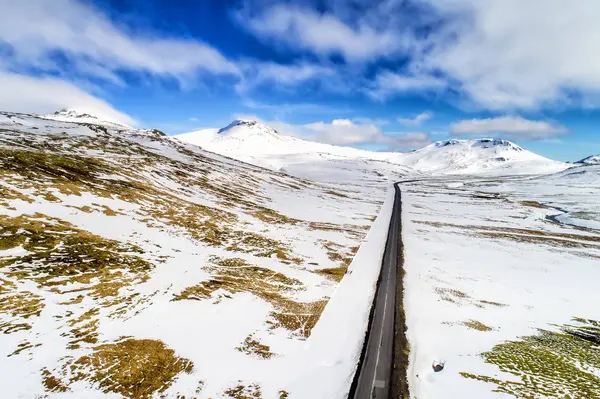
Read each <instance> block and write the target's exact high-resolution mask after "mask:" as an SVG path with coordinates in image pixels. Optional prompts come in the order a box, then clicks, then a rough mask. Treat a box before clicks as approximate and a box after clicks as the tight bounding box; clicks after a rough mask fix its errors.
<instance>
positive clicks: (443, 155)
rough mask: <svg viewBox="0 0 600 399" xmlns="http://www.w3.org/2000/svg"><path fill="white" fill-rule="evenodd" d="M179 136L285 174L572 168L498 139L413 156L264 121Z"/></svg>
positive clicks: (450, 144) (442, 145)
mask: <svg viewBox="0 0 600 399" xmlns="http://www.w3.org/2000/svg"><path fill="white" fill-rule="evenodd" d="M175 137H176V138H177V139H179V140H182V141H184V142H188V143H192V144H196V145H199V146H201V147H203V148H205V149H207V150H209V151H213V152H216V153H218V154H223V155H227V156H230V157H233V158H236V159H240V160H243V161H245V162H249V163H252V164H255V165H261V166H265V167H269V168H275V169H280V170H286V169H285V168H286V166H287V165H288V162H290V163H291V164H292V165H297V164H300V163H302V164H308V165H310V164H312V163H314V162H315V161H316V162H318V163H319V165H318V166H317V167H318V168H322V167H327V168H329V169H340V167H339V166H338V165H330V166H327V165H326V164H327V163H333V164H335V163H337V162H340V161H349V162H351V163H354V162H357V161H358V162H362V163H368V164H371V165H373V168H375V169H383V170H389V169H390V168H391V169H393V170H398V169H400V170H403V171H405V172H406V171H410V173H412V174H423V173H425V174H436V175H440V174H444V175H445V174H473V173H475V174H478V175H482V174H486V175H532V174H544V173H553V172H558V171H561V170H564V169H566V168H567V167H569V165H568V164H565V163H562V162H557V161H553V160H550V159H547V158H544V157H542V156H539V155H537V154H534V153H532V152H530V151H527V150H525V149H523V148H521V147H519V146H518V145H516V144H514V143H511V142H510V141H507V140H497V139H473V140H446V141H438V142H436V143H432V144H430V145H428V146H426V147H424V148H421V149H419V150H416V151H413V152H410V153H400V152H374V151H365V150H359V149H355V148H350V147H339V146H334V145H329V144H323V143H316V142H312V141H307V140H301V139H298V138H295V137H290V136H287V135H285V134H282V133H281V132H277V131H276V130H274V129H272V128H270V127H269V126H266V125H263V124H261V123H259V122H255V121H243V120H236V121H233V122H232V123H231V124H230V125H229V126H226V127H224V128H222V129H219V130H217V129H205V130H201V131H197V132H191V133H185V134H181V135H178V136H175ZM341 169H343V166H342V167H341Z"/></svg>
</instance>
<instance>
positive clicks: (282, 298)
mask: <svg viewBox="0 0 600 399" xmlns="http://www.w3.org/2000/svg"><path fill="white" fill-rule="evenodd" d="M206 269H207V270H210V271H211V272H212V273H213V274H212V277H211V279H210V280H207V281H203V282H201V283H199V284H196V285H193V286H190V287H188V288H186V289H184V290H183V291H182V292H181V293H179V294H176V295H175V296H174V297H173V300H174V301H181V300H207V299H210V298H211V297H212V296H213V294H214V293H215V292H217V291H218V290H223V291H226V292H229V293H232V294H235V293H238V292H249V293H251V294H253V295H256V296H257V297H259V298H261V299H263V300H265V301H267V302H269V303H270V304H271V305H272V306H273V308H274V310H273V312H272V313H271V316H272V318H273V320H271V321H270V325H271V328H278V327H282V328H285V329H288V330H289V331H292V332H293V333H294V334H295V335H297V336H298V337H301V338H308V336H310V332H311V330H312V328H313V327H314V326H315V324H316V322H317V321H318V320H319V317H320V316H321V313H322V312H323V309H324V308H325V305H326V304H327V301H325V300H321V301H315V302H298V301H295V300H293V299H290V298H289V297H288V295H289V294H293V293H294V292H297V291H299V290H303V289H305V287H304V285H303V284H302V282H300V281H299V280H296V279H293V278H290V277H287V276H286V275H284V274H282V273H278V272H275V271H273V270H271V269H267V268H264V267H259V266H255V265H252V264H250V263H248V262H247V261H245V260H243V259H239V258H229V259H221V258H216V257H215V258H213V259H212V263H211V264H210V265H208V266H207V267H206Z"/></svg>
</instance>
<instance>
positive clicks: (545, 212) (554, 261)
mask: <svg viewBox="0 0 600 399" xmlns="http://www.w3.org/2000/svg"><path fill="white" fill-rule="evenodd" d="M402 187H403V203H404V213H403V237H404V245H405V270H406V277H405V287H406V288H405V289H406V293H405V303H404V307H405V310H406V314H407V325H408V338H409V343H410V349H411V353H410V370H409V380H410V388H411V394H412V396H413V397H414V398H418V399H428V398H440V397H448V398H458V397H460V398H474V399H475V398H478V399H479V398H514V397H518V398H587V399H589V398H598V397H600V358H599V357H598V350H599V349H598V346H597V344H598V341H597V340H598V338H599V337H600V329H599V328H598V327H600V324H598V321H599V320H600V308H599V307H598V304H599V303H600V290H598V281H600V267H598V266H599V265H600V234H599V232H600V230H598V229H597V228H598V222H599V221H600V217H599V215H598V213H597V212H598V209H600V168H598V167H586V168H574V169H570V170H567V171H565V172H561V173H558V174H555V175H550V176H545V177H538V178H527V179H523V178H504V179H497V178H495V179H481V178H479V179H477V178H463V179H455V180H454V181H453V180H451V179H444V180H439V179H431V180H422V181H417V182H411V183H406V184H404V185H403V186H402ZM557 208H561V209H562V211H561V210H558V209H557ZM577 215H580V216H579V217H577ZM581 215H585V219H583V217H584V216H581ZM587 227H591V228H596V230H593V229H590V228H587ZM541 330H544V331H541ZM582 332H585V334H582ZM578 334H579V335H578ZM585 336H588V337H589V338H587V339H583V338H581V337H585ZM594 337H595V338H594ZM594 339H595V340H596V344H595V345H594V344H593V342H594ZM434 361H443V362H445V367H444V369H443V371H442V372H438V373H436V372H434V371H433V369H432V363H433V362H434Z"/></svg>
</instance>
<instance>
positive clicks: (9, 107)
mask: <svg viewBox="0 0 600 399" xmlns="http://www.w3.org/2000/svg"><path fill="white" fill-rule="evenodd" d="M0 87H1V88H2V90H0V110H3V111H13V112H31V113H42V114H44V113H50V112H53V111H56V110H58V109H61V108H74V109H76V110H78V111H82V112H87V113H89V114H91V115H95V116H97V117H98V118H101V119H104V120H108V121H114V122H119V123H124V124H126V125H131V126H134V125H136V121H135V120H134V119H133V118H131V117H130V116H128V115H126V114H124V113H122V112H120V111H118V110H116V109H115V108H113V107H112V106H111V105H110V104H108V103H107V102H105V101H104V100H101V99H99V98H97V97H94V96H92V95H91V94H89V93H86V92H85V91H83V90H81V89H80V88H78V87H77V86H75V85H73V84H71V83H68V82H65V81H63V80H60V79H56V78H49V77H31V76H26V75H18V74H13V73H7V72H2V71H1V70H0Z"/></svg>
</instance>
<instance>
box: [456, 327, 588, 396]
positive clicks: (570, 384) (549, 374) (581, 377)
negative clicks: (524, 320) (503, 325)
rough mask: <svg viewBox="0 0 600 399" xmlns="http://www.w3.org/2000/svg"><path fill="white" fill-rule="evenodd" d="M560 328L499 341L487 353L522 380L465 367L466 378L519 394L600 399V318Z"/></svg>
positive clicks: (501, 366) (495, 363)
mask: <svg viewBox="0 0 600 399" xmlns="http://www.w3.org/2000/svg"><path fill="white" fill-rule="evenodd" d="M575 322H576V323H577V324H576V325H566V326H562V327H560V328H559V329H558V331H547V330H539V333H538V334H537V335H532V336H526V337H523V338H521V339H520V340H518V341H508V342H504V343H501V344H498V345H496V346H494V348H493V349H492V350H491V351H489V352H485V353H483V354H482V357H483V358H484V360H485V361H486V362H487V363H491V364H494V365H496V366H498V367H499V369H500V370H501V371H503V372H506V373H510V374H512V375H514V376H515V377H517V378H518V379H519V380H518V381H514V380H510V381H504V380H501V379H499V378H494V377H489V376H485V375H476V374H472V373H467V372H462V373H460V374H461V375H462V376H463V377H465V378H469V379H474V380H477V381H483V382H486V383H490V384H494V385H495V386H496V388H495V389H494V391H495V392H502V393H506V394H509V395H512V396H515V397H517V398H522V399H530V398H537V397H555V398H571V399H600V378H599V377H598V376H597V375H596V373H597V370H598V369H599V368H600V322H598V321H594V320H585V319H575Z"/></svg>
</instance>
